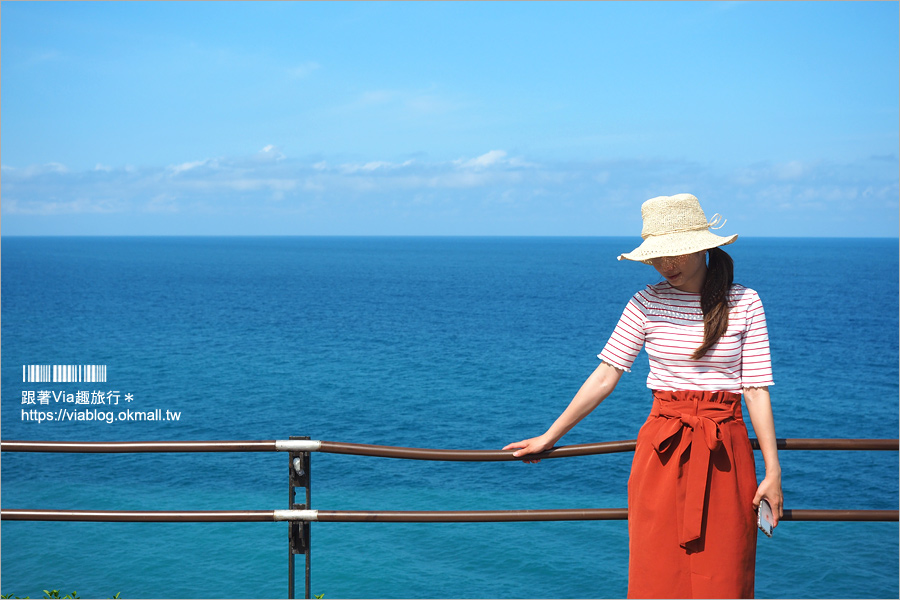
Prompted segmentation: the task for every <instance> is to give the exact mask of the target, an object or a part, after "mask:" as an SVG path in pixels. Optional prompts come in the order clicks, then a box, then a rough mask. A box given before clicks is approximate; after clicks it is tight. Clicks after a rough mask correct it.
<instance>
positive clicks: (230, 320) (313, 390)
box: [0, 236, 900, 599]
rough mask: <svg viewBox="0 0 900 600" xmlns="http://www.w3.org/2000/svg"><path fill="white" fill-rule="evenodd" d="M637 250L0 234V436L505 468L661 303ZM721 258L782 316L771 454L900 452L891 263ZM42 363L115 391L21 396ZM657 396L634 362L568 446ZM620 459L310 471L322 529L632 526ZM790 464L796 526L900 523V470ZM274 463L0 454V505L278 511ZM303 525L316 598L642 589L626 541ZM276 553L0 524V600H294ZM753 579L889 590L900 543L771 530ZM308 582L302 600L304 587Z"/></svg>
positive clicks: (213, 540) (173, 535) (878, 243)
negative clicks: (471, 519) (94, 374)
mask: <svg viewBox="0 0 900 600" xmlns="http://www.w3.org/2000/svg"><path fill="white" fill-rule="evenodd" d="M635 245H636V242H635V240H634V239H633V238H400V237H397V238H392V237H371V238H362V237H358V238H357V237H349V238H332V237H322V238H316V237H256V238H254V237H218V238H217V237H130V238H129V237H70V238H65V237H59V238H51V237H47V238H40V237H35V238H26V237H9V236H7V237H4V238H2V428H0V432H2V437H3V439H4V440H10V439H25V440H73V441H89V440H110V441H115V440H122V441H126V440H127V441H132V440H253V439H287V438H288V437H290V436H296V435H307V436H310V437H312V438H313V439H323V440H331V441H342V442H357V443H368V444H384V445H393V446H415V447H427V448H452V449H499V448H501V447H502V446H504V445H505V444H507V443H509V442H513V441H517V440H520V439H522V438H525V437H531V436H534V435H538V434H540V433H542V432H543V431H544V430H545V429H546V428H547V427H548V426H549V424H550V423H551V422H552V421H553V419H555V418H556V416H558V414H559V413H560V412H561V411H562V409H563V408H565V406H566V405H567V403H568V402H569V400H570V399H571V397H572V396H573V395H574V393H575V392H576V391H577V390H578V388H579V386H580V385H581V383H582V382H583V381H584V379H585V378H586V377H587V375H589V374H590V373H591V371H592V370H593V369H594V368H595V367H596V365H597V363H598V359H597V358H596V355H597V353H598V352H599V351H600V350H601V349H602V348H603V345H604V344H605V343H606V340H607V338H608V337H609V335H610V333H611V332H612V329H613V327H614V326H615V323H616V321H617V319H618V317H619V315H620V314H621V311H622V309H623V308H624V306H625V304H626V302H627V301H628V299H629V298H630V297H631V295H632V294H633V293H634V292H636V291H637V290H638V289H640V288H642V287H643V286H645V285H647V284H651V283H656V282H657V281H659V276H658V275H657V274H656V272H655V271H654V270H653V269H652V268H651V267H647V266H645V265H642V264H637V263H629V262H618V261H616V259H615V257H616V256H617V255H618V254H619V253H620V252H622V251H627V250H630V249H632V248H633V247H634V246H635ZM726 249H727V250H728V251H729V253H730V254H731V255H732V256H733V257H734V259H735V279H736V281H737V282H739V283H742V284H744V285H746V286H748V287H751V288H753V289H755V290H756V291H757V292H759V294H760V296H761V298H762V301H763V304H764V306H765V309H766V314H767V318H768V325H769V333H770V339H771V346H772V352H773V367H774V374H775V385H774V386H773V387H772V388H771V392H772V400H773V407H774V412H775V421H776V430H777V434H778V437H786V438H808V437H809V438H896V437H897V435H898V399H900V396H898V362H900V360H898V331H900V328H898V314H900V308H898V273H900V269H898V240H897V239H808V238H803V239H799V238H798V239H789V238H755V239H754V238H750V239H743V238H742V239H739V240H738V241H737V243H735V244H734V245H732V246H729V247H727V248H726ZM27 365H104V366H105V367H106V381H105V382H80V383H53V382H33V381H23V366H27ZM26 375H27V371H26ZM646 376H647V361H646V357H645V355H644V354H643V353H642V356H641V357H639V359H638V363H637V364H636V366H635V368H634V369H633V372H632V373H630V374H626V375H625V376H623V378H622V380H621V382H620V384H619V386H618V388H617V389H616V391H615V392H614V394H613V395H612V396H610V398H608V399H607V400H606V401H605V402H604V403H603V405H601V406H600V407H599V408H598V409H597V410H596V411H595V412H594V413H593V414H592V415H591V416H590V417H588V418H587V419H586V420H585V421H583V422H582V423H581V424H579V425H578V426H577V427H576V428H575V429H573V430H572V431H571V432H570V433H569V434H568V435H567V436H566V437H565V438H563V440H562V441H561V442H560V443H561V444H564V445H569V444H578V443H588V442H597V441H609V440H623V439H634V437H635V436H636V434H637V430H638V428H639V427H640V425H641V424H642V423H643V421H644V419H645V418H646V415H647V413H648V411H649V408H650V394H649V390H648V389H647V388H646V384H645V380H646ZM54 392H55V393H56V396H55V397H54ZM79 392H82V393H83V394H82V396H81V397H82V398H83V399H85V400H86V399H87V398H91V400H93V401H96V400H97V399H98V397H99V394H101V393H102V395H103V399H104V402H105V404H103V405H100V404H94V405H84V404H81V405H79V404H77V403H76V402H77V398H78V393H79ZM32 393H33V394H32ZM60 394H62V395H60ZM67 394H71V395H72V398H73V399H76V401H75V402H71V401H69V400H67V396H66V395H67ZM57 398H59V399H60V400H59V401H57ZM113 401H115V402H116V403H117V404H112V402H113ZM30 402H34V404H30ZM60 407H65V408H67V409H69V410H78V411H82V412H83V411H89V410H95V409H99V410H105V411H116V412H118V411H127V410H132V411H150V410H155V409H160V411H161V414H164V415H167V416H169V417H171V418H170V419H169V420H165V419H164V420H160V421H143V422H141V421H137V422H135V421H120V420H116V419H113V420H112V421H113V422H111V423H110V422H107V421H106V420H103V419H99V420H98V419H95V420H92V421H64V422H55V421H54V422H49V421H46V420H44V421H43V422H37V420H36V418H34V417H33V415H35V414H37V413H36V412H29V411H38V412H40V411H42V410H54V411H55V410H57V409H58V408H60ZM175 413H178V418H177V420H175V419H174V415H175ZM751 436H752V432H751ZM630 459H631V456H630V454H615V455H603V456H589V457H578V458H570V459H558V460H546V461H543V462H541V463H540V464H539V465H525V464H522V463H519V462H516V463H431V462H422V461H403V460H397V459H384V458H368V457H351V456H338V455H328V454H314V455H313V456H312V466H311V479H312V507H313V508H317V509H322V510H490V509H541V508H547V509H549V508H605V507H608V508H621V507H625V506H626V484H627V479H628V471H629V467H630ZM780 459H781V463H782V469H783V482H784V492H785V504H786V507H787V508H795V509H800V508H804V509H813V508H830V509H838V508H840V509H892V510H894V509H897V507H898V455H897V453H896V452H860V451H818V452H814V451H782V452H781V453H780ZM287 462H288V457H287V455H286V454H284V453H244V454H237V453H229V454H220V453H214V454H81V455H79V454H30V453H9V452H4V453H3V454H2V488H0V490H2V491H0V496H2V498H0V500H2V506H3V508H43V509H106V510H245V509H246V510H251V509H266V510H271V509H283V508H287V507H288V506H287V502H288V498H287V496H288V482H287V477H286V474H287V469H288V465H287ZM757 470H758V473H759V474H760V476H761V474H762V471H763V465H762V459H761V456H760V455H759V453H758V452H757ZM311 530H312V555H311V558H312V592H313V593H314V594H324V595H325V598H326V599H328V598H360V597H380V598H409V597H431V598H451V597H452V598H471V597H494V598H588V597H597V598H605V597H610V598H612V597H622V596H624V594H625V592H626V586H627V560H628V557H627V550H628V546H627V543H628V540H627V524H626V523H625V522H624V521H606V522H561V523H494V524H476V523H472V524H386V523H384V524H379V523H346V524H345V523H313V524H312V526H311ZM287 531H288V526H287V525H286V524H285V523H230V524H215V523H209V524H205V523H199V524H175V523H171V524H170V523H159V524H153V523H110V524H105V523H39V522H10V521H7V522H5V523H3V524H2V526H0V535H2V565H0V566H2V584H0V585H2V590H0V591H2V593H3V594H14V595H17V596H26V595H30V596H31V597H40V596H41V594H42V590H44V589H48V590H52V589H58V590H60V591H61V592H62V593H69V592H72V591H77V592H78V594H79V595H80V596H82V597H100V598H105V597H110V596H113V595H114V594H116V593H120V594H121V597H123V598H156V597H170V598H172V597H193V598H214V597H219V598H245V597H273V598H275V597H286V594H287V564H288V554H287V552H288V550H287ZM757 557H758V558H757V578H756V593H757V597H761V598H783V597H794V598H849V597H853V598H891V597H893V598H896V597H897V596H898V594H900V590H898V577H900V570H898V562H900V561H898V524H897V523H895V522H894V523H818V522H809V523H807V522H784V523H782V524H781V525H780V526H779V527H778V528H777V530H776V532H775V536H774V537H773V538H772V539H767V538H765V537H764V536H760V539H759V542H758V552H757ZM302 564H303V562H302V557H300V558H298V560H297V565H298V568H302ZM297 589H298V592H299V593H300V594H301V595H302V589H303V588H302V579H299V583H298V586H297Z"/></svg>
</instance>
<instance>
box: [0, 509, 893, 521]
mask: <svg viewBox="0 0 900 600" xmlns="http://www.w3.org/2000/svg"><path fill="white" fill-rule="evenodd" d="M290 513H297V514H290ZM0 517H2V519H3V520H5V521H93V522H131V523H226V522H227V523H233V522H240V521H243V522H259V521H317V522H330V523H511V522H521V521H624V520H627V519H628V509H627V508H565V509H550V510H460V511H441V510H423V511H402V510H399V511H358V510H300V511H282V510H193V511H189V510H185V511H175V510H165V511H149V510H140V511H138V510H28V509H18V508H4V509H2V510H0ZM781 520H782V521H897V520H898V511H896V510H815V509H785V510H784V516H783V517H782V518H781Z"/></svg>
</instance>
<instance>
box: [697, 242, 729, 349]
mask: <svg viewBox="0 0 900 600" xmlns="http://www.w3.org/2000/svg"><path fill="white" fill-rule="evenodd" d="M732 283H734V261H733V260H732V259H731V257H730V256H728V253H727V252H725V251H724V250H722V249H721V248H710V249H709V266H708V268H707V270H706V279H705V280H704V281H703V287H702V288H701V290H700V308H701V309H702V310H703V343H702V344H700V347H699V348H697V349H696V350H694V354H693V356H691V358H693V359H694V360H697V359H700V358H703V357H704V356H705V355H706V352H707V351H708V350H709V349H710V348H712V347H713V346H714V345H715V343H716V342H718V341H719V338H721V337H722V336H723V335H725V330H727V329H728V308H729V307H728V291H729V290H730V289H731V284H732Z"/></svg>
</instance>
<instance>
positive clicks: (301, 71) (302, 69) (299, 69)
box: [287, 61, 322, 79]
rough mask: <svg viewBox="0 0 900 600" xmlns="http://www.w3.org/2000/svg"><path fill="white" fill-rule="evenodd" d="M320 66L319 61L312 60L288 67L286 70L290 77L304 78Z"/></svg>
mask: <svg viewBox="0 0 900 600" xmlns="http://www.w3.org/2000/svg"><path fill="white" fill-rule="evenodd" d="M320 68H322V67H321V65H320V64H319V63H317V62H314V61H307V62H304V63H301V64H299V65H295V66H293V67H288V69H287V72H288V75H289V76H290V77H291V78H292V79H305V78H306V77H309V76H310V75H312V74H313V73H314V72H315V71H318V70H319V69H320Z"/></svg>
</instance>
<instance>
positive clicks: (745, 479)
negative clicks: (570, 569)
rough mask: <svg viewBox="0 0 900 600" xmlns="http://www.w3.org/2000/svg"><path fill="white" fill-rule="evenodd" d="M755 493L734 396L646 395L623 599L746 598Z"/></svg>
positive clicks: (632, 482) (631, 490) (752, 563)
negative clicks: (650, 400) (647, 407)
mask: <svg viewBox="0 0 900 600" xmlns="http://www.w3.org/2000/svg"><path fill="white" fill-rule="evenodd" d="M756 487H757V484H756V467H755V464H754V459H753V449H752V448H751V447H750V440H749V438H748V437H747V427H746V426H745V425H744V421H743V418H742V416H741V396H740V394H735V393H731V392H701V391H679V392H662V391H654V392H653V409H652V411H651V412H650V416H649V417H648V418H647V421H646V423H644V425H643V427H641V430H640V433H639V434H638V438H637V447H636V449H635V453H634V463H633V464H632V468H631V477H630V479H629V480H628V536H629V561H628V597H629V598H752V597H753V580H754V574H755V568H756V513H755V511H754V509H753V497H754V496H755V494H756Z"/></svg>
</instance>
